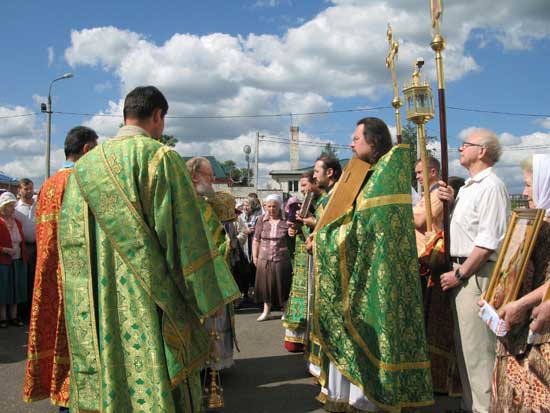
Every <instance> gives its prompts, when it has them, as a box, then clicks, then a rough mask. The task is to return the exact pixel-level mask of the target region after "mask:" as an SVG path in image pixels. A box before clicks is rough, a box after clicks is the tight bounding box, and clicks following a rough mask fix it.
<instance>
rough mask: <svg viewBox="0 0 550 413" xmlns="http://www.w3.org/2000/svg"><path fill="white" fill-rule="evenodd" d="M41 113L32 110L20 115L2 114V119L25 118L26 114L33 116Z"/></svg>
mask: <svg viewBox="0 0 550 413" xmlns="http://www.w3.org/2000/svg"><path fill="white" fill-rule="evenodd" d="M39 113H40V112H30V113H22V114H19V115H6V116H0V119H12V118H23V117H25V116H33V115H37V114H39Z"/></svg>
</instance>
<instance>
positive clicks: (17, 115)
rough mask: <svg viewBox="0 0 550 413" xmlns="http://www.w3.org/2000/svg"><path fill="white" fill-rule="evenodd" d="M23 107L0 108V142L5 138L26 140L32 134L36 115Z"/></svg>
mask: <svg viewBox="0 0 550 413" xmlns="http://www.w3.org/2000/svg"><path fill="white" fill-rule="evenodd" d="M31 112H32V110H30V109H28V108H25V107H23V106H15V107H7V106H0V118H3V119H2V122H0V141H2V140H4V139H6V138H9V139H11V138H26V137H29V136H32V135H33V134H34V123H35V121H36V115H34V114H32V115H29V116H27V114H29V113H31Z"/></svg>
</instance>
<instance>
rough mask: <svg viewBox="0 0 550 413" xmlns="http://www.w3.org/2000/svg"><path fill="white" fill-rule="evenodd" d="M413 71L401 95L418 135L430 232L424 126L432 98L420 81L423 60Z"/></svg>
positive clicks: (430, 108) (432, 103) (428, 89)
mask: <svg viewBox="0 0 550 413" xmlns="http://www.w3.org/2000/svg"><path fill="white" fill-rule="evenodd" d="M415 66H416V67H415V70H414V72H413V74H412V83H411V84H409V85H405V87H404V88H403V94H404V95H405V111H406V113H407V120H408V121H411V122H414V123H416V127H417V134H418V152H419V154H420V160H421V162H422V180H423V192H424V200H425V208H426V230H427V231H428V232H431V231H432V208H431V200H430V183H429V175H428V164H427V158H428V153H427V150H426V133H425V131H424V124H425V123H426V122H428V121H429V120H430V119H433V117H434V113H435V112H434V97H433V93H432V88H431V86H430V84H429V83H428V82H427V81H426V80H424V82H421V80H420V72H421V70H422V66H424V59H421V58H419V59H416V63H415Z"/></svg>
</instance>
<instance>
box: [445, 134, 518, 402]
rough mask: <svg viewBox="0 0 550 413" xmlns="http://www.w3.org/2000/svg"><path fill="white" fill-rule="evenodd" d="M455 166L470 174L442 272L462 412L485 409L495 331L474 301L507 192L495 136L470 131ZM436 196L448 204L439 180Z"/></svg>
mask: <svg viewBox="0 0 550 413" xmlns="http://www.w3.org/2000/svg"><path fill="white" fill-rule="evenodd" d="M459 152H460V164H461V165H462V166H464V167H465V168H466V169H467V170H468V173H469V175H470V178H468V179H467V180H466V182H465V184H464V186H463V187H462V188H461V189H460V191H459V192H458V196H457V198H456V201H454V202H455V206H454V210H453V214H452V218H451V228H450V237H451V250H450V253H451V258H452V261H453V270H452V271H448V272H446V273H444V274H442V275H441V287H442V289H443V291H448V290H450V291H451V297H452V299H453V315H454V319H455V344H456V348H457V352H458V364H459V371H460V378H461V380H462V386H463V396H462V397H463V403H464V406H463V408H465V409H466V410H472V411H474V412H479V413H485V412H488V411H489V402H490V395H491V380H492V372H493V366H494V362H495V345H496V337H495V334H494V333H493V332H492V331H490V330H489V329H488V328H487V326H486V325H485V323H483V322H482V321H481V319H480V318H479V317H478V310H479V308H478V306H477V304H476V303H477V301H478V300H479V297H480V296H481V294H482V293H483V292H484V291H485V290H486V289H487V286H488V285H489V278H490V277H491V273H492V271H493V267H494V264H495V260H496V257H497V252H498V249H499V248H500V246H501V244H502V241H503V240H504V235H505V233H506V225H507V221H508V216H509V213H510V201H509V197H508V191H507V190H506V186H505V185H504V183H503V182H502V181H501V180H500V179H499V178H498V177H497V176H496V175H495V173H494V171H493V168H492V167H493V165H495V164H496V163H497V162H498V160H499V158H500V155H501V153H502V149H501V147H500V143H499V141H498V139H497V137H496V135H495V134H494V133H493V132H491V131H488V130H485V129H478V130H475V131H474V132H472V133H471V134H470V136H469V137H468V139H466V141H465V142H464V143H463V144H462V145H461V146H460V148H459ZM438 196H439V198H440V199H441V200H445V201H449V202H451V203H452V202H453V197H454V193H453V189H452V188H451V187H450V186H447V185H445V183H444V182H442V181H440V187H439V189H438Z"/></svg>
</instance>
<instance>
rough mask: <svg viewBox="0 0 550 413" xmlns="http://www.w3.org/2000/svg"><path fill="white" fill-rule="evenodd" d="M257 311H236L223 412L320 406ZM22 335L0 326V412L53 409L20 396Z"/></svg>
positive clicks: (314, 412)
mask: <svg viewBox="0 0 550 413" xmlns="http://www.w3.org/2000/svg"><path fill="white" fill-rule="evenodd" d="M274 315H279V316H280V313H277V312H275V313H274ZM257 316H258V311H257V310H256V309H244V310H238V312H237V320H236V324H237V334H238V338H239V347H240V350H241V352H240V353H236V354H235V365H234V366H233V367H231V368H230V369H228V370H226V371H224V372H223V373H222V385H223V387H224V399H225V408H224V409H223V413H283V412H284V413H318V412H323V410H322V408H321V404H320V403H319V402H317V401H316V400H315V396H317V394H318V392H319V388H318V387H317V386H316V385H314V384H313V380H312V378H311V376H309V375H308V374H307V371H306V366H305V363H304V361H303V357H302V355H301V354H290V353H287V352H286V350H285V349H284V347H283V336H284V330H283V328H282V326H281V321H280V320H279V317H277V318H274V319H272V320H269V321H265V322H263V323H258V322H256V321H255V320H256V317H257ZM27 336H28V332H27V329H26V328H15V327H10V328H8V329H3V330H0V391H1V396H0V413H23V412H25V413H26V412H30V413H50V412H56V411H57V409H56V408H55V407H53V406H51V405H50V404H49V403H48V402H47V401H42V402H37V403H33V404H27V403H23V402H22V401H21V394H22V386H23V377H24V369H25V358H26V351H27V344H26V342H27ZM455 409H458V402H457V400H456V399H450V398H443V397H441V398H437V404H436V406H434V407H431V408H427V409H423V410H421V412H423V413H424V412H442V413H446V412H454V411H456V410H455Z"/></svg>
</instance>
